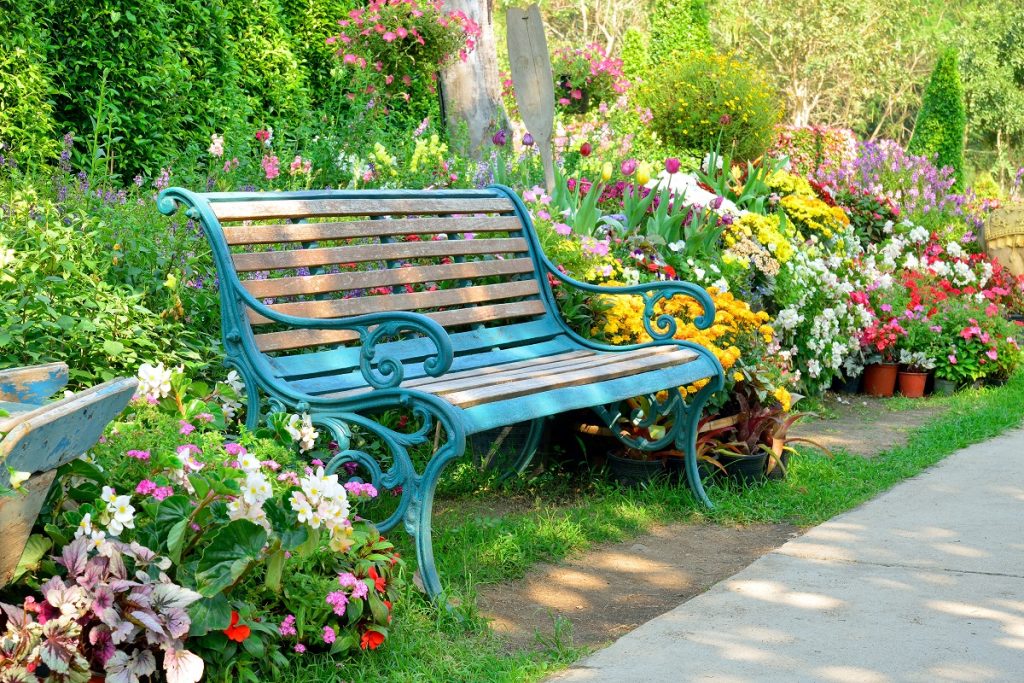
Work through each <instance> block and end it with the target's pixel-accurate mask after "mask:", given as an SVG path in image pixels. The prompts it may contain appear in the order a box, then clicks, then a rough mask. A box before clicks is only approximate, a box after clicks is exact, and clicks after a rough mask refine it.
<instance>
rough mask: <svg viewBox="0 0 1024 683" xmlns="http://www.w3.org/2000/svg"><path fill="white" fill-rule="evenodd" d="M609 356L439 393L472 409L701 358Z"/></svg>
mask: <svg viewBox="0 0 1024 683" xmlns="http://www.w3.org/2000/svg"><path fill="white" fill-rule="evenodd" d="M655 348H657V347H655ZM609 356H610V357H609V359H608V363H606V364H604V365H597V366H595V367H590V368H586V369H583V370H576V371H572V372H565V373H561V374H557V375H549V376H544V377H530V378H527V379H523V380H518V381H512V382H508V383H504V384H495V385H491V386H485V387H480V388H476V389H468V390H465V391H452V392H436V393H438V395H440V396H441V397H442V398H444V399H445V400H446V401H448V402H449V403H451V404H453V405H456V406H458V407H460V408H471V407H473V406H477V405H480V404H483V403H491V402H494V401H502V400H507V399H512V398H518V397H521V396H529V395H532V394H539V393H542V392H546V391H551V390H553V389H559V388H561V387H570V386H577V385H585V384H593V383H595V382H601V381H604V380H611V379H616V378H619V377H625V376H629V375H632V374H635V373H642V372H650V371H652V370H657V369H660V368H665V367H671V366H673V365H678V364H681V363H689V362H691V361H693V360H694V359H696V358H697V354H695V353H694V352H692V351H689V350H687V349H676V350H674V351H673V352H671V353H655V354H652V355H650V356H647V357H642V358H630V359H628V360H625V361H622V362H616V361H615V360H614V355H613V354H609Z"/></svg>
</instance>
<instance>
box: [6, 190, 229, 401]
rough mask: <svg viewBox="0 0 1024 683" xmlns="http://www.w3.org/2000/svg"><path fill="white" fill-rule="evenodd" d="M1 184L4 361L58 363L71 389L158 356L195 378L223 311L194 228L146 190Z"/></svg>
mask: <svg viewBox="0 0 1024 683" xmlns="http://www.w3.org/2000/svg"><path fill="white" fill-rule="evenodd" d="M98 194H99V196H97V190H96V189H95V188H90V187H89V185H88V182H87V181H82V180H78V179H75V178H72V177H65V178H63V179H61V180H59V181H58V185H57V186H56V187H53V186H47V185H43V184H40V183H38V182H36V183H33V182H32V181H31V180H30V179H29V178H26V177H23V176H21V175H20V174H18V173H15V174H14V175H13V176H11V177H8V178H4V179H0V216H2V220H0V367H11V366H19V365H28V364H32V363H40V362H47V361H56V360H60V361H64V362H66V363H67V364H68V365H69V366H70V367H71V374H72V378H73V383H74V385H75V386H81V385H88V384H92V383H95V382H97V381H100V380H104V379H109V378H110V377H113V376H115V375H129V376H130V375H134V374H135V371H136V370H137V368H138V366H139V364H141V363H143V362H147V361H154V360H163V361H165V362H167V363H168V364H171V365H178V364H184V365H186V366H187V367H189V368H191V369H192V370H193V371H194V372H198V373H202V372H203V370H204V369H205V368H206V366H207V364H208V361H209V360H211V359H212V358H215V357H217V355H218V351H217V331H218V330H219V318H218V316H219V313H218V311H219V306H218V304H217V299H216V296H215V292H214V291H213V290H212V288H211V286H210V285H211V283H212V278H210V277H209V271H208V269H207V263H208V256H207V254H208V250H206V249H203V248H201V247H202V246H203V245H200V242H199V239H200V238H198V236H197V235H196V232H195V227H194V226H193V225H190V224H189V223H187V222H185V219H182V220H180V221H176V222H173V223H171V224H168V222H167V220H166V219H165V218H163V217H162V216H161V215H160V214H159V213H157V211H156V210H155V208H154V206H153V203H152V201H151V200H150V198H149V197H148V196H144V195H139V196H129V195H128V194H127V193H125V192H124V191H119V192H115V191H111V190H106V191H104V190H99V192H98Z"/></svg>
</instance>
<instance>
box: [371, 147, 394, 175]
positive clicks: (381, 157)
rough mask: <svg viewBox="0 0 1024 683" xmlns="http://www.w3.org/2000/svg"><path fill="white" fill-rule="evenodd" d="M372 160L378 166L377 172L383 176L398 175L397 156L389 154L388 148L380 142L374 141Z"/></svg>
mask: <svg viewBox="0 0 1024 683" xmlns="http://www.w3.org/2000/svg"><path fill="white" fill-rule="evenodd" d="M370 160H371V161H373V162H374V165H375V166H376V168H377V173H378V174H380V175H381V176H385V175H389V176H394V175H398V171H397V170H396V169H395V157H393V156H392V155H390V154H388V149H387V147H385V146H384V145H382V144H380V143H379V142H375V143H373V151H372V152H370Z"/></svg>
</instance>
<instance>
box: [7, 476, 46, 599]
mask: <svg viewBox="0 0 1024 683" xmlns="http://www.w3.org/2000/svg"><path fill="white" fill-rule="evenodd" d="M56 474H57V471H56V470H50V471H49V472H43V473H41V474H37V475H34V476H32V477H30V478H29V479H28V480H27V481H25V482H24V483H23V484H22V485H21V491H19V492H18V493H17V494H16V495H13V496H0V548H2V550H0V587H2V586H5V585H6V584H7V582H8V581H10V580H11V576H13V574H14V570H15V569H16V568H17V566H18V562H19V561H20V560H21V555H22V553H23V552H24V551H25V544H26V543H27V542H28V537H29V536H30V535H31V534H32V525H33V524H35V521H36V517H38V516H39V510H41V509H42V507H43V503H44V502H45V501H46V494H47V492H48V491H49V490H50V484H51V483H52V482H53V477H54V476H55V475H56Z"/></svg>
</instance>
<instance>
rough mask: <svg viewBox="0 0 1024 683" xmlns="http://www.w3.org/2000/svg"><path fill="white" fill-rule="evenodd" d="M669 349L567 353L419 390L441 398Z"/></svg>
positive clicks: (441, 380) (440, 380) (437, 381)
mask: <svg viewBox="0 0 1024 683" xmlns="http://www.w3.org/2000/svg"><path fill="white" fill-rule="evenodd" d="M661 348H664V349H665V351H658V350H657V349H661ZM670 350H671V349H670V347H654V349H634V350H632V351H622V352H621V353H614V354H608V353H601V352H598V351H592V352H590V353H588V354H586V355H580V356H574V355H572V354H566V356H565V357H563V358H558V359H556V360H554V361H552V362H550V363H548V362H540V361H541V360H545V359H538V360H537V361H535V362H534V363H533V365H529V364H526V363H524V364H522V365H520V366H518V367H506V366H498V367H496V368H494V369H493V370H494V372H492V373H489V374H484V373H481V372H479V371H478V372H475V373H466V374H465V375H463V376H461V377H454V376H448V375H445V376H443V377H431V378H429V379H426V378H425V379H424V380H423V381H422V382H421V383H420V385H419V388H420V389H422V390H423V391H426V392H428V393H431V394H439V395H444V394H449V393H453V392H456V391H464V390H468V389H476V388H483V387H490V386H496V385H499V384H508V383H510V382H519V381H523V380H527V379H531V378H543V377H550V376H556V375H561V374H563V373H567V372H577V371H582V370H586V369H590V368H600V367H606V366H608V365H609V364H611V363H623V362H626V361H629V360H632V359H635V358H648V357H650V356H652V355H657V353H665V352H667V351H670ZM609 356H611V357H609ZM402 386H411V384H409V385H407V384H406V383H404V382H403V383H402Z"/></svg>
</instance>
